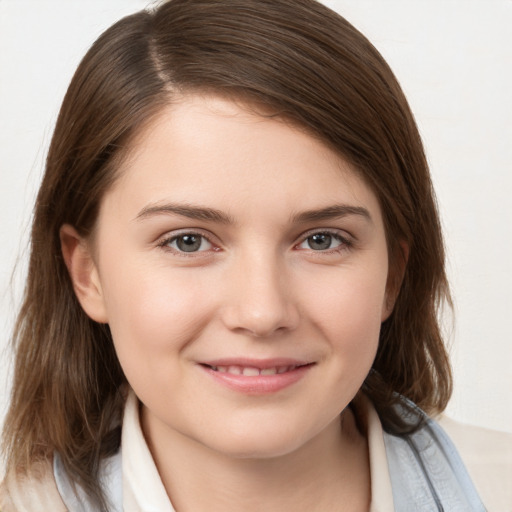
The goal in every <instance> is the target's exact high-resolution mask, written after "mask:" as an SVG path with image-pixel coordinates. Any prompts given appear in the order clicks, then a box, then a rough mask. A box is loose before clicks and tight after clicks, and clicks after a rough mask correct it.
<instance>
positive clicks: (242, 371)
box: [205, 364, 309, 377]
mask: <svg viewBox="0 0 512 512" xmlns="http://www.w3.org/2000/svg"><path fill="white" fill-rule="evenodd" d="M205 366H207V367H208V368H210V369H211V370H213V371H214V372H219V373H228V374H231V375H243V376H244V377H257V376H259V375H280V374H283V373H287V372H291V371H293V370H295V369H297V368H301V367H303V366H309V364H294V365H286V366H273V367H270V368H257V367H254V366H239V365H229V366H220V365H219V366H213V365H205Z"/></svg>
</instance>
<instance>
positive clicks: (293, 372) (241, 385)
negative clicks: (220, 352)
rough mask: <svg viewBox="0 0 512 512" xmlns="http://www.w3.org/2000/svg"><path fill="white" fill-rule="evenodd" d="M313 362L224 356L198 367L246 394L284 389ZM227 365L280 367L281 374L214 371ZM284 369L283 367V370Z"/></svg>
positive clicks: (306, 371) (297, 379) (311, 365)
mask: <svg viewBox="0 0 512 512" xmlns="http://www.w3.org/2000/svg"><path fill="white" fill-rule="evenodd" d="M314 365H315V363H314V362H311V361H304V360H298V359H292V358H272V359H250V358H225V359H215V360H210V361H202V362H200V363H199V367H200V368H201V369H202V370H203V371H204V372H205V373H206V374H208V375H209V376H210V377H211V378H213V379H214V380H215V381H216V382H218V383H220V384H222V385H224V386H226V387H228V388H229V389H232V390H234V391H237V392H239V393H245V394H249V395H263V394H270V393H276V392H278V391H280V390H282V389H285V388H287V387H289V386H291V385H293V384H295V383H296V382H298V381H299V380H301V379H302V378H303V377H304V376H305V375H306V374H307V373H308V372H309V370H310V369H311V368H312V367H313V366H314ZM230 366H236V367H241V368H257V369H258V370H260V371H261V370H266V369H269V368H280V369H281V371H282V373H275V374H270V375H268V374H267V375H261V374H260V375H249V376H248V375H238V374H233V373H228V372H220V371H217V370H216V368H218V367H230ZM286 367H287V368H286ZM284 368H286V370H284V371H283V369H284Z"/></svg>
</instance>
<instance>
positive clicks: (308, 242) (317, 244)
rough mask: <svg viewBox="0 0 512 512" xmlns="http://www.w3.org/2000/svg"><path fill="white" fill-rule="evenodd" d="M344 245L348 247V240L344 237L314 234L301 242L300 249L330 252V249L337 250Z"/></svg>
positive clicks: (330, 234) (327, 233)
mask: <svg viewBox="0 0 512 512" xmlns="http://www.w3.org/2000/svg"><path fill="white" fill-rule="evenodd" d="M342 245H348V242H347V240H345V239H344V238H343V237H342V236H340V235H338V234H335V233H329V232H322V233H314V234H312V235H310V236H308V237H307V238H305V239H304V241H303V242H301V243H300V244H299V245H298V247H299V248H300V249H311V250H313V251H328V250H330V249H337V248H338V247H340V246H342Z"/></svg>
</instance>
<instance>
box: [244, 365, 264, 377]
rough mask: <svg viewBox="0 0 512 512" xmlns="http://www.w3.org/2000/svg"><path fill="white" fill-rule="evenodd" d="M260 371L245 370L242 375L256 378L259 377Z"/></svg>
mask: <svg viewBox="0 0 512 512" xmlns="http://www.w3.org/2000/svg"><path fill="white" fill-rule="evenodd" d="M259 374H260V371H259V370H258V368H250V367H249V368H244V369H243V370H242V375H245V376H247V377H256V375H259Z"/></svg>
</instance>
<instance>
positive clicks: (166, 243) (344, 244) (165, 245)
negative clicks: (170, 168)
mask: <svg viewBox="0 0 512 512" xmlns="http://www.w3.org/2000/svg"><path fill="white" fill-rule="evenodd" d="M315 235H328V236H330V237H332V238H333V239H335V240H337V241H338V242H340V244H339V245H338V246H337V247H334V248H332V249H325V250H318V251H315V250H314V249H311V248H310V249H306V250H309V251H311V253H313V254H319V255H325V254H337V253H340V252H344V251H347V250H350V249H351V248H352V247H353V242H352V241H351V240H349V238H348V237H346V236H342V235H341V234H340V233H339V232H338V231H335V230H329V229H323V230H315V231H310V232H307V233H305V234H303V235H302V236H301V239H300V241H299V242H298V243H297V244H295V245H294V248H298V247H299V246H300V245H302V244H303V243H305V242H306V241H307V240H308V239H309V238H312V237H313V236H315ZM185 236H192V237H200V238H201V239H203V240H206V241H207V242H208V243H209V244H210V245H211V246H212V248H209V249H206V250H203V251H190V252H187V251H181V250H177V249H175V248H173V247H170V244H171V243H173V242H174V241H176V240H178V239H179V238H181V237H185ZM158 247H161V248H162V249H164V250H166V251H170V252H172V253H173V254H177V255H179V256H182V257H186V258H190V257H198V254H200V255H202V256H204V255H203V254H202V253H208V252H209V251H211V250H213V251H215V252H217V251H219V250H220V248H219V247H218V245H216V244H214V243H213V242H212V241H211V239H210V236H209V235H207V234H205V233H202V232H200V231H182V232H181V233H178V234H173V235H172V236H168V237H165V238H164V239H163V240H161V241H160V242H159V243H158Z"/></svg>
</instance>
